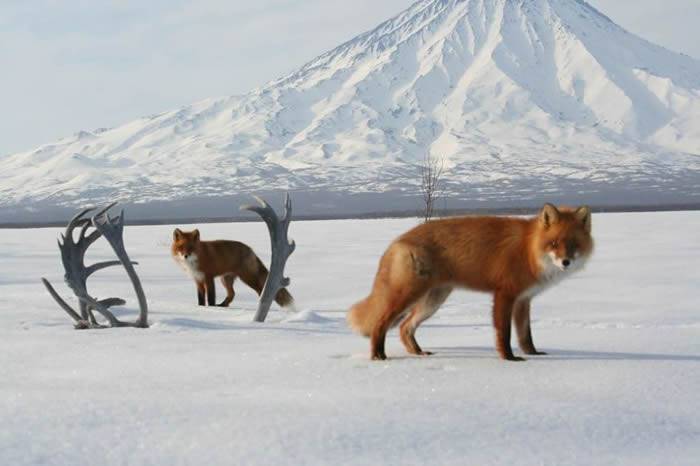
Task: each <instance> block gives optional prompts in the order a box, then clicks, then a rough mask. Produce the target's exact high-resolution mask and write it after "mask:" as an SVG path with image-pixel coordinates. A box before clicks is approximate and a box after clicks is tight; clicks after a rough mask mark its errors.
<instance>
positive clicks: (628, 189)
mask: <svg viewBox="0 0 700 466" xmlns="http://www.w3.org/2000/svg"><path fill="white" fill-rule="evenodd" d="M426 154H432V155H434V156H439V157H444V160H445V165H446V168H447V171H446V176H445V182H446V189H447V193H448V195H449V197H450V198H451V199H456V200H457V202H462V201H463V202H469V201H473V202H488V201H489V200H492V201H493V202H495V203H500V202H503V201H508V200H509V199H511V200H520V199H529V200H531V201H532V202H536V201H539V200H541V199H544V198H564V199H567V198H571V197H572V196H573V197H577V196H576V194H580V193H581V192H591V193H599V195H600V193H603V192H607V193H608V194H609V196H610V199H609V201H610V202H611V203H616V204H620V203H624V202H625V201H626V200H627V201H628V202H632V201H634V200H635V198H637V197H638V196H639V195H640V193H642V192H644V191H645V190H646V191H648V193H647V194H649V195H651V194H654V192H657V193H658V196H659V198H660V199H666V201H668V202H695V201H696V200H697V197H698V194H697V193H698V191H700V190H698V189H697V187H698V186H699V185H700V182H699V179H700V174H699V173H700V156H699V154H700V62H698V61H696V60H694V59H692V58H690V57H687V56H685V55H681V54H677V53H674V52H671V51H669V50H666V49H664V48H663V47H660V46H657V45H654V44H652V43H650V42H648V41H646V40H644V39H641V38H639V37H637V36H635V35H633V34H631V33H629V32H627V31H626V30H624V29H623V28H621V27H619V26H617V25H616V24H615V23H614V22H612V21H611V20H610V18H608V17H607V16H605V15H603V14H602V13H600V12H598V11H597V10H596V9H595V8H593V7H592V6H590V5H588V4H587V3H586V2H583V1H582V0H423V1H418V2H416V3H414V4H413V5H411V6H410V7H409V8H408V9H407V10H405V11H404V12H402V13H400V14H399V15H397V16H395V17H394V18H391V19H389V20H387V21H385V22H383V23H382V24H380V25H379V26H377V27H376V28H374V29H372V30H370V31H367V32H365V33H363V34H360V35H359V36H357V37H356V38H354V39H351V40H349V41H347V42H345V43H344V44H341V45H340V46H338V47H336V48H334V49H332V50H330V51H328V52H326V53H324V54H322V55H320V56H319V57H317V58H315V59H313V60H311V61H309V62H307V63H306V64H304V65H303V66H302V67H301V68H299V69H298V70H296V71H294V72H292V73H289V74H287V75H286V76H283V77H281V78H278V79H276V80H273V81H271V82H269V83H268V84H266V85H264V86H261V87H259V88H257V89H255V90H253V91H251V92H250V93H248V94H245V95H241V96H232V97H224V98H220V99H208V100H204V101H201V102H198V103H195V104H192V105H189V106H186V107H183V108H180V109H178V110H175V111H172V112H165V113H163V114H160V115H157V116H154V117H151V118H141V119H137V120H134V121H132V122H129V123H127V124H125V125H122V126H119V127H116V128H112V129H108V130H102V131H94V132H87V131H83V132H80V133H78V134H76V135H75V136H73V137H71V138H66V139H64V140H62V141H59V142H57V143H53V144H48V145H44V146H41V147H39V148H38V149H36V150H34V151H29V152H24V153H20V154H15V155H12V156H9V157H6V158H5V160H4V161H3V162H4V163H3V164H2V165H3V166H4V168H0V181H2V183H1V184H0V186H2V188H0V199H1V200H0V215H2V211H3V208H5V209H6V211H8V210H7V209H12V211H13V212H18V211H21V209H22V207H23V206H24V207H26V208H27V209H31V208H32V207H36V205H37V204H40V205H42V206H44V205H45V206H48V205H49V204H52V203H53V204H54V205H57V206H68V205H77V204H82V203H96V202H97V203H99V202H106V201H107V200H109V199H115V198H116V199H118V200H122V201H125V202H138V203H148V202H153V201H159V202H161V201H169V202H179V201H182V200H184V199H192V198H198V197H208V196H223V195H230V194H235V195H243V194H247V193H251V192H261V191H282V190H291V191H308V192H317V193H319V197H320V198H323V193H327V192H333V193H336V194H338V193H340V194H342V193H346V194H348V195H354V194H357V193H363V192H370V193H376V194H377V195H380V194H382V193H390V194H391V195H394V196H398V197H402V196H403V197H406V198H412V199H415V197H416V195H417V192H418V185H419V181H420V180H419V176H418V172H419V169H420V167H419V165H420V163H421V161H422V160H423V158H424V157H425V156H426ZM163 167H167V169H165V170H164V169H163ZM465 192H468V193H469V194H468V195H466V194H464V193H465ZM397 193H398V194H397ZM387 195H388V194H387ZM578 197H580V196H578ZM647 197H648V199H647V200H646V202H648V201H649V199H653V196H651V197H649V196H647ZM377 199H378V198H377ZM407 202H408V201H407ZM411 202H415V201H411ZM336 207H337V206H336ZM377 208H379V209H381V206H377ZM319 213H320V212H319Z"/></svg>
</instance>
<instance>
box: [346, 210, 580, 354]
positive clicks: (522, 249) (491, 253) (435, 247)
mask: <svg viewBox="0 0 700 466" xmlns="http://www.w3.org/2000/svg"><path fill="white" fill-rule="evenodd" d="M592 252H593V239H592V237H591V210H590V209H589V208H588V207H580V208H578V209H569V208H561V209H557V208H556V207H555V206H553V205H551V204H546V205H545V206H544V208H543V209H542V211H541V212H540V214H539V215H538V216H537V217H535V218H532V219H529V220H527V219H520V218H507V217H462V218H451V219H444V220H436V221H432V222H428V223H425V224H422V225H420V226H418V227H416V228H414V229H413V230H411V231H409V232H407V233H405V234H404V235H403V236H400V237H399V238H398V239H397V240H395V241H394V242H393V243H392V244H391V245H390V246H389V248H388V249H387V251H386V252H385V253H384V256H383V257H382V258H381V260H380V262H379V270H378V271H377V276H376V278H375V280H374V285H373V288H372V292H371V293H370V295H369V296H368V297H367V298H366V299H364V300H363V301H360V302H359V303H357V304H355V306H353V308H352V309H351V310H350V312H349V314H348V322H349V324H350V326H351V327H352V328H354V329H355V330H356V331H357V332H359V333H361V334H362V335H365V336H368V337H370V339H371V356H372V359H380V360H381V359H386V353H385V352H384V341H385V338H386V333H387V331H388V330H389V328H391V327H392V326H394V325H397V324H399V323H400V322H402V321H403V322H402V323H401V329H400V336H401V342H402V343H403V345H404V346H405V347H406V350H407V351H408V352H409V353H411V354H417V355H429V354H431V353H429V352H427V351H423V350H422V349H421V347H420V346H419V345H418V342H417V341H416V338H415V333H416V329H417V328H418V326H419V325H420V324H421V323H422V322H423V321H425V320H426V319H428V318H430V317H431V316H432V315H433V314H434V313H435V312H436V311H437V310H438V308H439V307H440V306H441V305H442V304H443V303H444V302H445V300H446V299H447V297H448V296H449V295H450V293H451V292H452V290H453V289H454V288H468V289H472V290H477V291H486V292H492V293H493V294H494V300H493V326H494V328H495V330H496V349H497V350H498V353H499V355H500V356H501V358H503V359H507V360H510V361H522V360H523V358H519V357H516V356H514V355H513V350H512V349H511V346H510V330H511V319H512V320H513V321H514V322H515V328H516V330H517V332H518V340H519V343H520V348H521V349H522V350H523V352H524V353H525V354H544V353H540V352H538V351H537V350H536V349H535V345H534V343H533V341H532V333H531V330H530V300H531V299H532V298H533V297H534V296H536V295H537V294H538V293H539V292H541V291H542V290H543V289H545V288H547V287H549V286H551V285H553V284H555V283H557V282H558V281H560V280H561V279H563V278H565V277H567V276H569V275H570V274H571V273H572V272H574V271H576V270H579V269H581V268H582V267H583V265H584V263H585V262H586V260H587V259H588V258H589V256H590V255H591V253H592Z"/></svg>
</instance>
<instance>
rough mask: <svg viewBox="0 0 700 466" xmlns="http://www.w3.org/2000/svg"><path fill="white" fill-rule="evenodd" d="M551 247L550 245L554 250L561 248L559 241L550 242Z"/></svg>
mask: <svg viewBox="0 0 700 466" xmlns="http://www.w3.org/2000/svg"><path fill="white" fill-rule="evenodd" d="M549 245H550V246H551V247H553V248H554V249H556V248H558V247H559V241H557V240H554V241H552V242H550V243H549Z"/></svg>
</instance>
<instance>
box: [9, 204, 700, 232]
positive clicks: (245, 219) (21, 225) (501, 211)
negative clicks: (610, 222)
mask: <svg viewBox="0 0 700 466" xmlns="http://www.w3.org/2000/svg"><path fill="white" fill-rule="evenodd" d="M540 208H541V207H540V206H537V207H497V208H487V207H483V208H474V209H443V210H439V211H437V214H436V215H435V217H436V218H439V217H454V216H458V215H484V214H490V215H531V214H534V213H536V212H538V211H539V209H540ZM591 208H592V209H593V212H594V213H628V212H629V213H633V212H637V213H642V212H688V211H700V203H694V204H662V205H638V206H637V205H634V206H629V205H592V206H591ZM76 210H77V209H76ZM422 216H423V213H422V211H420V210H397V211H386V212H366V213H360V214H325V215H324V214H308V215H295V216H293V220H295V221H324V220H379V219H398V218H411V217H422ZM259 221H260V219H258V218H255V217H252V216H250V217H249V216H231V217H184V218H164V219H130V220H128V221H127V225H130V226H149V225H190V224H207V223H253V222H259ZM67 222H68V219H66V220H65V221H55V222H17V223H13V222H4V223H0V230H11V229H29V228H56V227H64V226H66V223H67Z"/></svg>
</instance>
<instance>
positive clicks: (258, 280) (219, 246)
mask: <svg viewBox="0 0 700 466" xmlns="http://www.w3.org/2000/svg"><path fill="white" fill-rule="evenodd" d="M171 251H172V254H173V258H175V260H176V261H177V262H178V263H179V264H180V265H181V266H182V268H183V269H185V271H186V272H187V273H188V274H189V275H190V276H191V277H192V278H193V279H194V281H195V283H196V284H197V300H198V302H199V305H200V306H204V296H205V294H206V297H207V304H208V305H209V306H216V287H215V285H214V278H216V277H221V283H222V284H223V285H224V287H225V288H226V299H224V301H223V302H222V303H221V304H219V306H222V307H227V306H228V305H229V304H231V302H232V301H233V297H234V296H235V293H234V291H233V282H234V281H235V280H236V278H238V277H240V279H241V280H243V282H244V283H245V284H246V285H248V286H249V287H251V288H252V289H254V290H255V291H256V292H257V293H258V294H260V293H262V290H263V287H264V286H265V280H267V268H265V265H263V263H262V262H261V261H260V259H258V256H256V255H255V253H254V252H253V250H252V249H251V248H250V247H248V246H246V245H245V244H243V243H239V242H238V241H200V239H199V230H194V231H192V232H184V231H181V230H180V229H177V230H175V232H174V233H173V245H172V249H171ZM275 301H276V302H277V304H279V305H280V306H291V305H292V304H293V302H294V299H293V298H292V295H290V294H289V291H287V289H286V288H282V289H281V290H279V291H278V292H277V296H276V297H275Z"/></svg>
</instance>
